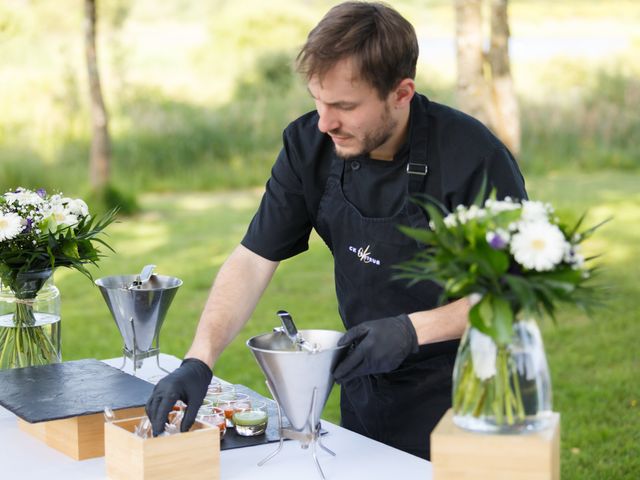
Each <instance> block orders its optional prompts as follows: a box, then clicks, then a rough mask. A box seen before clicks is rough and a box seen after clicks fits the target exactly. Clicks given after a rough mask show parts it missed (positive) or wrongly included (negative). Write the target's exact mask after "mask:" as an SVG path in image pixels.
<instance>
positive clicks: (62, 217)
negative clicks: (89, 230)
mask: <svg viewBox="0 0 640 480" xmlns="http://www.w3.org/2000/svg"><path fill="white" fill-rule="evenodd" d="M49 214H50V215H51V217H52V218H53V220H54V222H53V223H54V225H62V226H65V225H66V226H72V225H75V224H76V223H78V217H77V216H76V215H74V214H73V213H71V212H70V211H69V210H68V209H67V208H65V207H64V206H62V204H57V205H53V206H52V208H51V211H50V212H49Z"/></svg>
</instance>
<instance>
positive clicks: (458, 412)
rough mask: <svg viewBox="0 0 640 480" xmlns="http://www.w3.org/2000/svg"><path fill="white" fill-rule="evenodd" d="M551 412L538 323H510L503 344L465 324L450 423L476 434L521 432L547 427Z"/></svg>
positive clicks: (454, 378) (529, 321) (526, 321)
mask: <svg viewBox="0 0 640 480" xmlns="http://www.w3.org/2000/svg"><path fill="white" fill-rule="evenodd" d="M551 416H552V405H551V380H550V376H549V367H548V365H547V358H546V355H545V351H544V345H543V343H542V336H541V335H540V330H539V328H538V324H537V322H536V321H534V320H531V319H527V320H519V321H516V322H514V324H513V332H512V337H511V341H510V342H509V343H508V344H507V345H505V346H499V345H496V344H495V343H494V342H493V340H492V339H491V337H489V336H487V335H485V334H483V333H482V332H480V331H479V330H477V329H475V328H473V327H472V326H468V327H467V329H466V331H465V333H464V335H463V337H462V340H461V342H460V347H459V349H458V354H457V357H456V363H455V366H454V371H453V422H454V423H455V424H456V425H457V426H459V427H461V428H463V429H465V430H470V431H475V432H483V433H524V432H532V431H538V430H542V429H544V428H546V427H547V426H548V425H549V422H550V420H551Z"/></svg>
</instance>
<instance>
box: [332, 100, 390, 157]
mask: <svg viewBox="0 0 640 480" xmlns="http://www.w3.org/2000/svg"><path fill="white" fill-rule="evenodd" d="M397 126H398V122H397V121H396V120H395V119H393V118H392V117H391V111H390V109H389V106H388V105H385V109H384V112H383V113H382V116H381V117H380V124H379V126H378V127H377V128H374V129H372V130H370V131H368V132H366V133H365V134H364V135H363V136H362V138H361V139H359V138H357V137H355V136H353V137H352V138H353V139H355V140H359V143H360V145H358V146H354V147H351V148H350V149H345V148H343V147H340V146H338V145H336V144H335V143H334V144H333V147H334V149H335V151H336V155H338V157H340V158H342V159H343V160H348V159H350V158H354V157H358V156H360V155H364V154H365V153H369V152H371V151H373V150H375V149H376V148H378V147H379V146H380V145H383V144H384V143H386V142H387V140H389V139H390V138H391V135H392V134H393V131H394V130H395V129H396V127H397ZM331 133H335V134H336V135H341V134H342V133H341V132H340V131H336V132H331Z"/></svg>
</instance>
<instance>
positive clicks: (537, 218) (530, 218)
mask: <svg viewBox="0 0 640 480" xmlns="http://www.w3.org/2000/svg"><path fill="white" fill-rule="evenodd" d="M550 213H553V208H551V205H549V204H548V203H542V202H531V201H528V200H525V201H524V202H522V215H521V218H522V221H524V222H546V221H548V218H549V214H550Z"/></svg>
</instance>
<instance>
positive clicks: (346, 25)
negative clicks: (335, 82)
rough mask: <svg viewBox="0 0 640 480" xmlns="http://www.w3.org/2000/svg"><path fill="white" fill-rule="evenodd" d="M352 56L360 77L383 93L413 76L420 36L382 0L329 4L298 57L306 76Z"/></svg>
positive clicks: (329, 67) (297, 60)
mask: <svg viewBox="0 0 640 480" xmlns="http://www.w3.org/2000/svg"><path fill="white" fill-rule="evenodd" d="M347 57H351V58H352V59H353V60H354V62H355V68H356V69H357V70H358V71H359V73H360V78H361V79H363V80H365V81H367V82H368V83H369V84H370V85H372V86H373V87H374V88H375V89H376V90H377V91H378V94H379V95H380V98H382V99H384V98H385V97H386V96H387V95H388V94H389V92H391V90H393V88H394V87H395V86H396V85H397V84H398V83H399V82H400V81H401V80H402V79H404V78H415V75H416V62H417V60H418V39H417V38H416V32H415V30H414V29H413V26H412V25H411V24H410V23H409V22H408V21H407V20H406V19H405V18H404V17H402V15H400V14H399V13H398V12H397V11H396V10H394V9H393V8H391V7H390V6H388V5H386V4H384V3H380V2H345V3H341V4H340V5H337V6H335V7H333V8H332V9H331V10H329V12H328V13H327V14H326V15H325V16H324V18H323V19H322V20H320V23H318V25H316V27H315V28H314V29H313V30H311V32H309V36H308V37H307V41H306V43H305V44H304V46H303V47H302V49H301V50H300V53H299V54H298V56H297V58H296V67H297V70H298V72H300V73H302V74H303V75H305V76H306V78H307V80H309V79H310V78H311V77H313V76H315V75H319V76H320V77H322V76H323V75H324V74H325V73H326V72H328V71H329V70H330V69H331V68H332V67H333V66H334V65H335V64H336V63H337V62H338V61H340V60H343V59H345V58H347Z"/></svg>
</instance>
